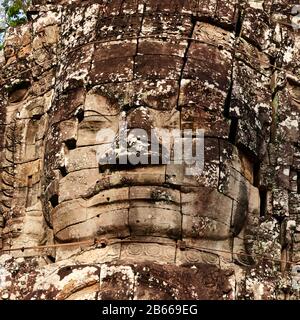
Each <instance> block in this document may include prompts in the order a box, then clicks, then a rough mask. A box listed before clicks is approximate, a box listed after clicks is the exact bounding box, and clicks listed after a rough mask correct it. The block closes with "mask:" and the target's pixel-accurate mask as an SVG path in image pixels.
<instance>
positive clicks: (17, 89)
mask: <svg viewBox="0 0 300 320" xmlns="http://www.w3.org/2000/svg"><path fill="white" fill-rule="evenodd" d="M29 88H30V82H28V81H23V82H20V83H18V84H15V85H13V86H12V87H11V88H10V89H9V90H8V101H9V102H10V103H16V102H20V101H22V100H24V98H25V97H26V95H27V93H28V91H29Z"/></svg>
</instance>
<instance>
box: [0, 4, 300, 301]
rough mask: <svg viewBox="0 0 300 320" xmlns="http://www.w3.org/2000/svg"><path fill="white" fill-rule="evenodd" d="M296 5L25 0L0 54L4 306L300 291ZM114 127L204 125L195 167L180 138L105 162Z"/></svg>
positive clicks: (299, 37)
mask: <svg viewBox="0 0 300 320" xmlns="http://www.w3.org/2000/svg"><path fill="white" fill-rule="evenodd" d="M291 2H293V1H289V0H265V1H263V0H257V1H247V0H243V1H238V0H227V1H222V0H172V1H171V0H148V1H146V0H87V1H77V0H74V1H72V0H70V1H64V0H61V1H60V0H52V1H51V0H49V1H47V0H40V1H39V0H33V1H32V6H31V7H30V9H29V11H28V13H27V15H28V23H27V24H25V25H22V26H20V27H17V28H11V29H9V30H8V32H7V34H6V38H5V46H4V50H3V51H2V53H1V56H0V64H1V72H0V164H1V165H0V177H1V180H0V240H1V243H0V299H92V300H94V299H99V300H100V299H295V298H297V292H298V289H299V288H300V285H299V288H298V287H297V285H298V282H297V281H298V278H297V271H298V270H300V219H299V218H298V217H299V214H300V143H299V119H300V53H299V49H300V33H299V31H298V30H299V29H300V25H299V27H298V24H297V19H298V15H297V12H296V11H295V7H294V5H293V4H291ZM122 121H123V122H126V125H127V128H126V130H125V131H126V133H128V134H129V136H130V134H132V132H133V131H134V130H136V129H142V130H144V132H145V133H150V132H152V131H153V130H154V129H155V132H158V133H159V132H162V133H163V134H162V137H164V135H166V132H171V131H177V132H181V133H183V132H184V131H185V130H190V131H191V130H192V132H196V130H202V131H201V132H204V140H203V144H204V145H203V150H204V164H203V166H204V167H203V170H202V171H201V172H200V171H199V172H196V173H195V174H192V175H191V174H186V172H187V169H190V167H189V166H190V165H189V164H187V163H185V162H182V163H178V162H176V161H174V160H175V159H174V154H175V153H176V151H175V149H176V139H170V144H169V149H168V150H169V151H170V161H169V162H164V161H163V159H162V157H161V158H160V161H158V162H156V163H153V162H151V161H149V163H139V164H136V165H135V164H132V163H131V164H128V163H123V164H120V163H116V164H112V163H108V164H103V163H101V162H99V156H100V158H101V157H102V156H105V155H107V154H108V153H109V152H110V151H111V150H112V147H113V146H115V147H116V146H117V147H118V141H119V140H120V136H121V135H122V128H121V127H120V123H122ZM123 131H124V130H123ZM196 139H197V138H196V137H195V136H194V135H192V136H191V139H190V143H191V144H192V145H194V146H195V145H196ZM158 140H159V141H160V139H158ZM127 142H128V144H129V145H130V146H131V147H132V145H134V144H138V142H139V137H137V139H132V140H130V139H129V140H128V141H127ZM144 142H146V145H147V148H146V149H145V148H144V149H143V152H144V155H146V159H148V158H151V151H149V150H150V147H151V144H152V143H153V140H151V139H150V138H149V139H148V140H146V141H144ZM159 152H160V151H159ZM129 153H130V152H127V153H126V154H125V156H129V155H130V154H129ZM139 155H140V154H139ZM123 156H124V154H123ZM136 156H138V155H136ZM120 157H121V152H120V153H118V152H117V158H120ZM12 279H13V281H12Z"/></svg>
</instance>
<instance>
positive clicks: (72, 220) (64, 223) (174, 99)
mask: <svg viewBox="0 0 300 320" xmlns="http://www.w3.org/2000/svg"><path fill="white" fill-rule="evenodd" d="M142 9H143V6H142V7H139V8H138V9H137V12H136V13H135V14H132V15H130V16H129V18H128V19H125V20H124V19H123V20H122V17H111V16H110V15H108V16H107V17H101V15H100V18H98V20H97V21H96V20H95V21H94V20H93V19H92V20H91V21H89V22H87V21H85V20H84V18H83V21H85V22H84V23H86V24H88V26H89V28H90V34H89V35H85V36H83V38H82V39H81V40H80V41H81V42H82V46H81V47H80V48H79V49H75V50H72V49H71V47H70V46H71V43H70V42H69V39H73V37H76V34H77V33H78V32H79V33H80V28H79V30H77V31H73V30H72V29H71V27H69V26H68V24H67V22H65V24H64V25H63V30H64V33H63V34H64V35H65V40H64V44H65V47H64V50H63V52H65V51H66V52H68V51H70V50H71V53H66V54H62V59H61V66H60V70H59V72H58V75H57V79H58V81H61V82H60V83H59V84H58V85H57V87H56V88H55V93H54V99H53V101H52V105H51V108H50V117H49V126H48V129H47V131H46V147H45V155H44V159H45V162H44V183H43V186H44V192H43V203H44V206H43V207H44V213H45V216H46V219H47V220H48V221H49V224H51V225H53V233H54V238H55V240H56V241H58V242H73V241H81V240H86V239H94V238H96V237H98V238H99V237H100V238H101V237H104V238H106V239H107V240H113V241H115V242H116V243H115V244H114V245H112V246H110V247H109V248H108V249H107V254H106V256H104V257H103V259H112V258H118V257H120V258H126V259H131V258H132V259H135V260H139V259H141V260H149V259H150V260H153V261H161V260H164V261H166V262H170V263H171V262H175V257H176V262H180V263H184V262H201V261H209V262H215V263H218V256H219V255H220V252H219V251H218V250H221V251H225V252H228V256H229V257H230V256H231V252H232V251H233V247H235V251H237V250H238V251H244V250H245V248H244V231H245V226H246V225H247V216H248V214H250V215H257V214H258V212H259V196H258V190H257V189H256V188H254V187H253V179H254V178H253V170H254V168H253V163H251V161H250V159H249V157H248V156H247V153H244V152H242V151H241V150H239V148H237V147H236V146H234V145H233V143H231V142H232V141H231V142H230V141H228V140H229V136H230V134H231V135H232V134H233V133H232V132H231V133H230V130H231V131H232V130H233V129H232V128H231V129H230V126H233V125H232V124H231V122H232V121H231V120H230V119H228V117H229V115H228V114H226V112H227V113H229V112H235V108H234V107H233V108H232V109H231V105H229V106H227V104H228V103H230V102H228V101H227V100H228V92H229V91H230V90H231V88H230V87H231V81H232V80H231V78H232V77H233V76H234V75H233V74H232V66H233V43H234V32H233V31H232V32H230V31H225V30H224V29H221V28H219V27H215V26H212V25H210V24H208V23H204V22H194V21H193V20H192V19H191V18H190V17H189V16H188V15H184V14H182V15H178V14H177V15H174V14H169V13H164V14H159V15H156V14H155V13H151V12H149V13H145V16H144V17H143V18H142V11H141V10H142ZM88 10H90V11H91V12H90V14H89V16H90V17H93V13H94V14H96V11H97V10H98V7H97V6H90V7H89V9H88ZM78 17H81V16H80V14H79V13H78ZM81 18H82V17H81ZM84 27H87V26H86V25H83V27H82V28H83V32H84ZM94 36H95V37H94ZM89 37H91V38H92V39H94V40H96V42H95V44H88V42H89V41H90V40H91V39H89ZM137 37H138V39H137ZM190 38H192V39H193V40H189V39H190ZM81 42H80V43H81ZM72 46H74V43H72ZM75 47H76V46H75ZM245 68H247V67H246V65H244V64H242V63H241V65H238V64H237V65H236V66H235V67H234V72H235V73H239V72H243V70H244V69H245ZM235 89H236V88H234V90H235ZM237 94H238V92H237ZM234 102H235V101H234ZM234 102H233V103H234ZM226 108H229V109H228V110H226ZM121 118H123V119H124V118H125V120H126V121H127V122H128V128H129V129H135V128H141V129H145V130H146V131H147V132H148V131H150V129H151V128H156V129H158V130H159V129H168V130H171V129H179V130H184V129H193V130H196V129H203V130H205V167H204V172H203V173H202V174H201V175H197V176H187V175H186V174H185V166H184V164H183V165H174V164H167V165H151V164H149V165H140V166H136V167H135V166H101V165H99V163H98V162H97V158H96V153H97V152H98V153H99V152H100V153H101V152H105V151H106V150H107V149H108V148H109V146H110V144H111V143H112V142H113V141H114V139H116V137H117V135H118V130H119V127H118V126H119V122H120V120H121ZM103 129H112V130H113V131H114V132H115V135H110V136H107V135H105V134H103V136H101V135H100V136H98V139H97V133H98V132H99V131H100V130H102V131H101V132H103ZM230 139H235V137H230ZM254 148H256V146H254ZM119 240H126V241H125V242H124V243H123V244H122V245H121V243H120V241H119ZM118 241H119V242H118ZM180 241H182V246H186V250H184V251H183V250H181V249H179V248H178V243H179V242H180ZM216 250H217V251H216ZM60 252H61V250H58V257H59V254H60ZM61 254H62V256H63V254H64V253H61ZM223 254H224V253H223Z"/></svg>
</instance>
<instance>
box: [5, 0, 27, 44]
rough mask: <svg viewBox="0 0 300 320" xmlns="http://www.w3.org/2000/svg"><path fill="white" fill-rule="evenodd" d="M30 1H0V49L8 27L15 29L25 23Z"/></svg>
mask: <svg viewBox="0 0 300 320" xmlns="http://www.w3.org/2000/svg"><path fill="white" fill-rule="evenodd" d="M29 5H30V0H0V49H2V46H3V38H4V34H5V31H6V29H7V28H8V27H16V26H18V25H20V24H23V23H25V22H26V21H27V18H26V11H27V9H28V7H29Z"/></svg>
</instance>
